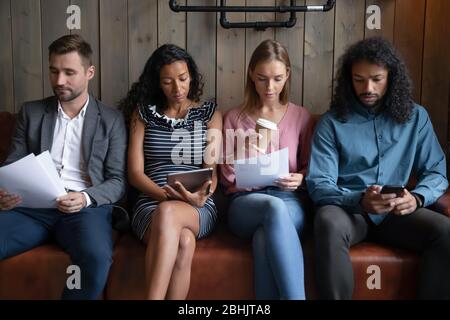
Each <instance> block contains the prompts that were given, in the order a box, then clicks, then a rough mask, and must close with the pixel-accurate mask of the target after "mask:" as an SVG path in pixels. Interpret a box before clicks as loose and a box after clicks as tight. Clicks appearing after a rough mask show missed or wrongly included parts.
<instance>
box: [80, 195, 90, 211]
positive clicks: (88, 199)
mask: <svg viewBox="0 0 450 320" xmlns="http://www.w3.org/2000/svg"><path fill="white" fill-rule="evenodd" d="M81 193H82V194H83V195H84V198H85V199H86V208H89V207H90V206H91V205H92V200H91V197H90V196H89V195H88V194H87V193H86V192H81Z"/></svg>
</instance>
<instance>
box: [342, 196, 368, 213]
mask: <svg viewBox="0 0 450 320" xmlns="http://www.w3.org/2000/svg"><path fill="white" fill-rule="evenodd" d="M362 195H363V193H362V192H351V193H349V194H346V195H344V198H343V201H342V204H343V206H344V207H346V210H347V211H348V212H352V213H357V214H358V213H359V214H361V213H363V209H362V207H361V203H360V202H361V198H362Z"/></svg>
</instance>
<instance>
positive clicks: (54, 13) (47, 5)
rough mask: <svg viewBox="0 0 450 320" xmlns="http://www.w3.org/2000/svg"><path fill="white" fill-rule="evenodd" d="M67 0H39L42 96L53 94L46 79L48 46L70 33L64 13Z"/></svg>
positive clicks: (68, 3)
mask: <svg viewBox="0 0 450 320" xmlns="http://www.w3.org/2000/svg"><path fill="white" fill-rule="evenodd" d="M69 5H70V2H69V0H41V16H42V79H43V82H44V83H43V85H44V96H45V97H47V96H51V95H53V90H52V87H51V85H50V81H49V80H48V74H49V70H48V46H49V45H50V44H51V43H52V42H53V41H54V40H56V39H58V38H59V37H61V36H63V35H65V34H70V30H68V29H67V23H66V22H67V18H68V17H69V16H68V15H67V14H66V10H67V7H68V6H69Z"/></svg>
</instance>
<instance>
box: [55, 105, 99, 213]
mask: <svg viewBox="0 0 450 320" xmlns="http://www.w3.org/2000/svg"><path fill="white" fill-rule="evenodd" d="M88 104H89V97H88V99H87V101H86V103H85V105H84V107H83V109H81V111H80V112H79V113H78V115H77V116H76V117H74V118H73V119H70V117H69V116H68V115H67V114H66V113H65V112H64V110H63V109H62V107H61V103H60V102H59V101H58V115H57V118H56V124H55V131H54V132H53V143H52V148H51V151H50V154H51V156H52V159H53V162H54V163H55V166H56V170H57V171H58V173H59V176H60V177H61V180H62V181H63V184H64V187H65V188H66V189H67V190H73V191H82V190H84V189H86V188H89V187H91V186H92V181H91V179H90V178H89V175H88V172H87V165H86V163H85V161H84V155H83V148H82V137H83V125H84V118H85V116H86V110H87V107H88ZM83 194H84V197H85V198H86V207H89V206H90V205H91V204H92V201H91V199H90V197H89V195H88V194H87V193H86V192H83Z"/></svg>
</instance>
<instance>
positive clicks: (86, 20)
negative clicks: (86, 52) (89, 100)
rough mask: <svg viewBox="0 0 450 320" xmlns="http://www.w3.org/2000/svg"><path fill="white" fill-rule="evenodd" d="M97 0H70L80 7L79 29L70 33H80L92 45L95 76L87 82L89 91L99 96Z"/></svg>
mask: <svg viewBox="0 0 450 320" xmlns="http://www.w3.org/2000/svg"><path fill="white" fill-rule="evenodd" d="M98 1H99V0H70V3H71V4H75V5H77V6H79V7H80V9H81V29H80V30H72V31H71V33H77V34H80V35H81V36H82V37H83V38H84V39H85V40H86V41H87V42H89V44H90V45H91V47H92V51H93V56H92V63H93V64H94V66H95V69H96V70H95V77H94V78H93V79H92V80H91V81H90V82H89V91H90V92H91V93H92V94H93V95H94V96H95V97H98V98H100V97H101V93H100V78H101V64H100V35H99V32H100V31H99V30H100V19H99V3H98Z"/></svg>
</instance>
